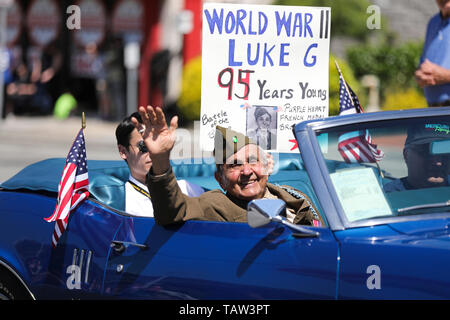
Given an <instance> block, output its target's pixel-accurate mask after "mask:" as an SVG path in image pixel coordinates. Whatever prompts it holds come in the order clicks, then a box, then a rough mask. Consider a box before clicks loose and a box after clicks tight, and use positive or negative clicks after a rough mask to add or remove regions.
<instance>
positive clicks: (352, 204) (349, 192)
mask: <svg viewBox="0 0 450 320" xmlns="http://www.w3.org/2000/svg"><path fill="white" fill-rule="evenodd" d="M330 177H331V181H332V182H333V185H334V188H335V189H336V193H337V195H338V198H339V200H340V202H341V205H342V207H343V209H344V211H345V214H346V216H347V219H348V220H349V221H350V222H352V221H356V220H361V219H370V218H374V217H379V216H389V215H392V211H391V208H390V207H389V204H388V203H387V201H386V198H385V197H384V194H383V191H382V189H381V186H380V184H379V183H378V180H377V178H376V176H375V173H374V171H373V169H372V168H357V169H347V170H342V171H338V172H335V173H332V174H330Z"/></svg>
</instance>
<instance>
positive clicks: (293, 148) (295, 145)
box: [289, 139, 298, 151]
mask: <svg viewBox="0 0 450 320" xmlns="http://www.w3.org/2000/svg"><path fill="white" fill-rule="evenodd" d="M289 142H292V143H293V144H294V146H293V147H292V148H291V151H292V150H295V149H298V142H297V140H295V139H291V140H289Z"/></svg>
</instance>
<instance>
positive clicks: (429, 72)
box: [416, 0, 450, 106]
mask: <svg viewBox="0 0 450 320" xmlns="http://www.w3.org/2000/svg"><path fill="white" fill-rule="evenodd" d="M436 2H437V4H438V6H439V8H440V12H439V13H438V14H436V15H435V16H433V17H432V18H431V19H430V21H429V22H428V27H427V33H426V36H425V44H424V48H423V52H422V56H421V58H420V66H419V68H418V70H417V71H416V79H417V82H418V84H419V85H420V86H421V87H423V88H424V93H425V97H426V99H427V102H428V104H429V105H430V106H443V105H446V104H447V103H450V18H449V17H450V1H449V0H436Z"/></svg>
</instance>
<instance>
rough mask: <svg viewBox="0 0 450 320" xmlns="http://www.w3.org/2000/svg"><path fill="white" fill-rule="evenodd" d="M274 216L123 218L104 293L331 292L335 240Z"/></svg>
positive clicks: (259, 295) (285, 295)
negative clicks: (301, 231) (164, 222)
mask: <svg viewBox="0 0 450 320" xmlns="http://www.w3.org/2000/svg"><path fill="white" fill-rule="evenodd" d="M307 228H310V229H314V230H316V231H317V232H318V236H317V237H314V238H306V237H300V236H296V235H295V234H294V233H293V232H292V231H291V230H290V229H288V228H287V227H284V226H282V225H276V224H274V223H272V224H270V225H268V226H267V227H264V228H258V229H253V228H251V227H249V226H248V225H247V224H246V223H225V222H211V221H188V222H186V223H184V224H180V225H174V226H170V227H161V226H158V225H156V224H155V221H154V219H153V218H129V220H128V222H127V223H124V224H122V225H121V228H120V230H119V232H117V236H116V237H115V238H114V242H115V244H116V249H115V250H114V251H113V252H112V253H111V255H110V256H109V260H108V264H107V267H106V275H105V294H107V295H112V296H118V297H121V298H132V299H137V298H144V299H192V298H194V299H296V298H310V299H311V298H313V299H321V298H325V299H333V298H334V297H335V295H336V270H337V263H338V259H337V254H338V249H337V244H336V241H335V239H334V236H333V234H332V233H331V231H330V230H329V229H327V228H313V227H307Z"/></svg>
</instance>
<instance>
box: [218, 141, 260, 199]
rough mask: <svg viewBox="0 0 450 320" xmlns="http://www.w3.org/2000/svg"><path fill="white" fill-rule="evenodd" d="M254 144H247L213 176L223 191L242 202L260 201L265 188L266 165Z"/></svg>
mask: <svg viewBox="0 0 450 320" xmlns="http://www.w3.org/2000/svg"><path fill="white" fill-rule="evenodd" d="M263 157H264V154H263V153H262V152H261V151H260V148H259V147H258V146H256V145H254V144H248V145H246V146H245V147H243V148H241V149H240V150H239V151H238V152H236V153H235V154H234V155H232V156H231V157H230V158H228V159H227V161H226V163H225V164H224V165H223V167H222V172H216V174H215V176H216V179H217V181H218V182H219V184H220V186H221V187H222V189H224V191H226V192H227V193H229V194H231V195H232V196H234V197H236V198H238V199H242V200H247V201H250V200H254V199H260V198H262V197H263V196H264V193H265V191H266V186H267V180H268V175H267V163H266V159H265V158H263Z"/></svg>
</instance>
